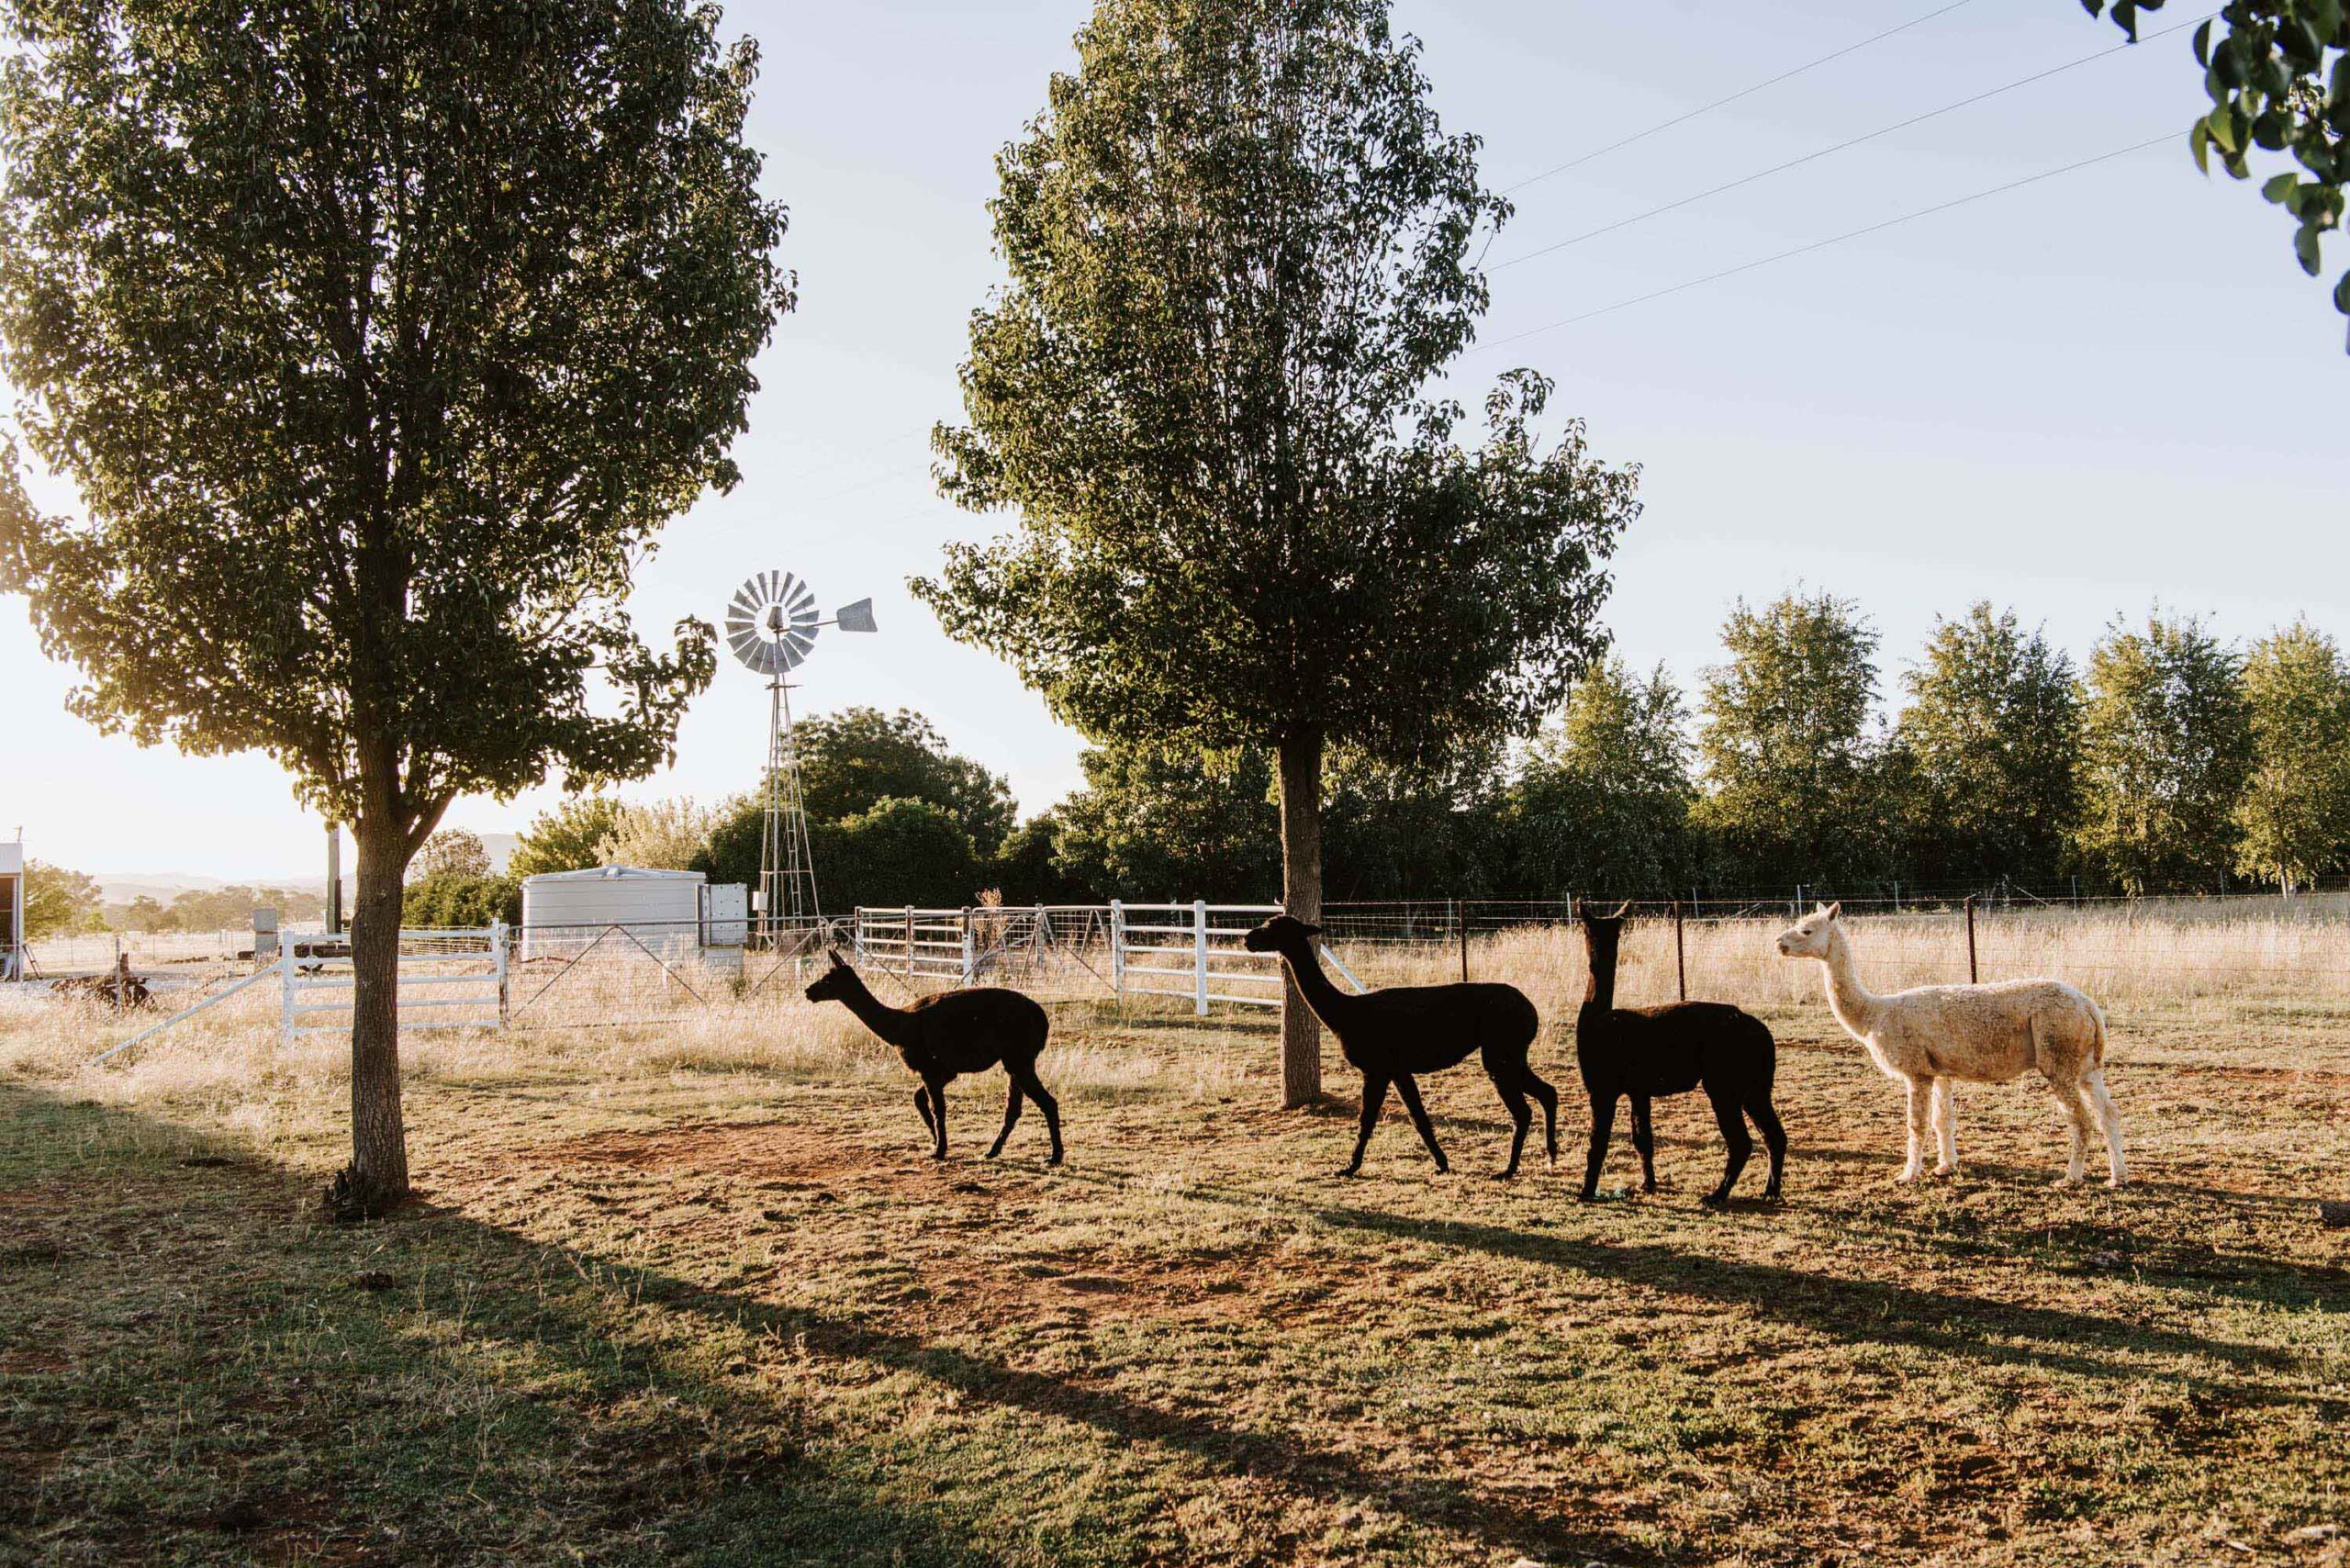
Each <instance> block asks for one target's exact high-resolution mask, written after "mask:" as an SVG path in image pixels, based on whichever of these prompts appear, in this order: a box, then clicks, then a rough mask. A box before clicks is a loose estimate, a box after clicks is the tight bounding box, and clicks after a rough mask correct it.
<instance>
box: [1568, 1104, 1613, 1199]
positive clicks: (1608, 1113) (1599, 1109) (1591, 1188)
mask: <svg viewBox="0 0 2350 1568" xmlns="http://www.w3.org/2000/svg"><path fill="white" fill-rule="evenodd" d="M1615 1130H1616V1096H1614V1095H1613V1094H1610V1095H1607V1096H1606V1097H1604V1098H1603V1097H1602V1096H1600V1095H1597V1094H1594V1095H1593V1096H1592V1097H1591V1151H1590V1152H1589V1153H1588V1154H1586V1155H1584V1156H1583V1191H1582V1192H1581V1193H1577V1194H1576V1196H1577V1197H1579V1198H1581V1199H1582V1200H1583V1202H1584V1203H1586V1204H1587V1203H1589V1202H1591V1201H1592V1199H1594V1198H1595V1197H1597V1196H1598V1195H1599V1168H1600V1167H1601V1166H1602V1165H1605V1164H1606V1163H1607V1135H1608V1134H1610V1133H1612V1132H1614V1131H1615Z"/></svg>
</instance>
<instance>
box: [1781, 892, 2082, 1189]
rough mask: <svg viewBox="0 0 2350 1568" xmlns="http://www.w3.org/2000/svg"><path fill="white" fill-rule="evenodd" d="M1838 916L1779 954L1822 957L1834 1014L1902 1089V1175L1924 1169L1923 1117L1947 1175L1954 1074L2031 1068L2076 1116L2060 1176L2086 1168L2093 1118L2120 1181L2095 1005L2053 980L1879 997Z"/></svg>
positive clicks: (2073, 1176)
mask: <svg viewBox="0 0 2350 1568" xmlns="http://www.w3.org/2000/svg"><path fill="white" fill-rule="evenodd" d="M1840 912H1841V911H1840V907H1839V906H1834V905H1827V904H1823V905H1821V906H1820V907H1819V908H1818V909H1816V910H1814V911H1813V912H1812V913H1810V914H1808V915H1807V916H1805V917H1804V918H1803V919H1802V920H1801V921H1798V922H1797V923H1796V924H1794V925H1792V926H1789V927H1788V928H1787V929H1786V930H1785V931H1783V932H1781V933H1780V934H1779V942H1778V946H1779V952H1780V953H1781V955H1782V956H1784V957H1786V958H1816V959H1818V961H1819V963H1820V966H1821V968H1822V969H1823V971H1824V975H1825V979H1826V981H1827V987H1828V1005H1829V1007H1830V1009H1831V1010H1832V1011H1833V1012H1834V1013H1835V1014H1836V1021H1837V1022H1838V1023H1840V1024H1841V1025H1844V1028H1845V1031H1846V1032H1847V1033H1848V1034H1850V1035H1851V1036H1852V1037H1853V1038H1854V1039H1856V1040H1858V1041H1860V1042H1861V1044H1862V1046H1863V1047H1865V1048H1866V1049H1867V1051H1868V1053H1869V1058H1870V1059H1871V1060H1872V1061H1874V1062H1875V1063H1876V1065H1877V1067H1878V1068H1879V1069H1880V1070H1883V1071H1884V1072H1885V1073H1886V1076H1887V1077H1890V1078H1893V1079H1896V1080H1898V1081H1900V1082H1901V1084H1902V1085H1903V1086H1904V1087H1905V1088H1906V1089H1907V1090H1908V1101H1909V1104H1908V1125H1909V1157H1908V1161H1907V1162H1906V1163H1905V1164H1904V1165H1903V1166H1902V1170H1901V1177H1900V1179H1901V1180H1902V1181H1904V1182H1912V1181H1915V1180H1917V1178H1918V1174H1919V1170H1920V1169H1921V1168H1922V1166H1923V1164H1924V1139H1923V1137H1922V1134H1923V1133H1924V1132H1925V1131H1926V1130H1927V1128H1928V1124H1929V1122H1930V1124H1931V1130H1932V1132H1933V1134H1934V1137H1935V1143H1936V1146H1937V1147H1936V1154H1937V1156H1938V1159H1937V1162H1936V1165H1935V1168H1934V1173H1935V1174H1936V1175H1938V1176H1947V1175H1949V1174H1950V1173H1951V1172H1952V1171H1953V1170H1956V1169H1957V1168H1958V1135H1957V1129H1956V1126H1955V1121H1956V1108H1955V1104H1954V1100H1953V1093H1952V1088H1951V1086H1952V1084H1953V1081H1957V1080H1960V1079H1965V1080H1968V1081H1974V1082H1978V1083H1999V1082H2005V1081H2007V1080H2009V1079H2011V1078H2017V1077H2020V1076H2021V1075H2022V1074H2023V1073H2025V1072H2027V1071H2030V1070H2035V1069H2036V1070H2038V1071H2039V1072H2040V1074H2041V1076H2042V1077H2043V1078H2045V1079H2046V1080H2047V1081H2048V1087H2049V1089H2050V1091H2051V1092H2053V1094H2054V1095H2055V1096H2056V1103H2057V1104H2058V1106H2059V1107H2060V1108H2062V1109H2063V1111H2064V1112H2065V1117H2066V1119H2067V1120H2069V1121H2070V1122H2071V1123H2072V1127H2073V1158H2072V1162H2071V1164H2070V1165H2069V1166H2068V1167H2067V1169H2066V1171H2065V1181H2066V1182H2078V1181H2079V1180H2080V1179H2081V1177H2082V1175H2083V1174H2084V1172H2085V1170H2086V1166H2087V1150H2088V1135H2089V1129H2090V1126H2092V1124H2094V1125H2095V1126H2097V1127H2098V1130H2099V1131H2101V1132H2102V1133H2103V1135H2104V1137H2105V1148H2106V1160H2107V1167H2108V1173H2109V1178H2110V1181H2109V1184H2110V1185H2112V1186H2115V1187H2119V1186H2121V1184H2122V1182H2123V1181H2124V1180H2125V1179H2126V1172H2125V1170H2124V1166H2123V1160H2122V1157H2121V1114H2120V1113H2119V1112H2117V1111H2116V1110H2115V1109H2114V1107H2113V1097H2112V1096H2111V1095H2110V1094H2109V1093H2107V1092H2106V1087H2105V1014H2104V1013H2103V1012H2102V1011H2100V1010H2099V1009H2098V1004H2097V1003H2096V1002H2092V1001H2090V1000H2089V999H2088V998H2087V996H2085V995H2084V994H2082V993H2081V992H2080V991H2076V990H2075V989H2074V988H2073V987H2071V986H2069V985H2066V984H2065V983H2064V982H2063V981H2062V980H1997V981H1994V982H1992V983H1990V984H1988V985H1923V986H1919V987H1917V988H1916V989H1914V990H1911V991H1894V992H1892V993H1891V994H1890V995H1886V996H1878V995H1874V994H1873V993H1872V992H1871V991H1869V990H1868V989H1867V988H1866V987H1864V986H1863V985H1862V984H1861V981H1860V977H1859V975H1858V974H1857V973H1855V972H1854V969H1853V968H1852V945H1851V944H1850V942H1848V941H1847V940H1846V938H1845V935H1844V928H1843V924H1842V922H1841V921H1840V920H1838V918H1837V915H1838V914H1839V913H1840Z"/></svg>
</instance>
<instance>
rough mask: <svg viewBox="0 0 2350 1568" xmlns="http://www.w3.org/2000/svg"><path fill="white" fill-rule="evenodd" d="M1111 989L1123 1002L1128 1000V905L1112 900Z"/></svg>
mask: <svg viewBox="0 0 2350 1568" xmlns="http://www.w3.org/2000/svg"><path fill="white" fill-rule="evenodd" d="M1110 989H1111V991H1113V992H1114V993H1116V995H1117V998H1118V1001H1119V1002H1120V1003H1121V1004H1123V1003H1124V1002H1125V1000H1126V906H1125V904H1123V903H1121V902H1118V901H1117V900H1116V899H1112V900H1111V901H1110Z"/></svg>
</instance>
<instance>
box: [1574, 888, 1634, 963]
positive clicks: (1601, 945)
mask: <svg viewBox="0 0 2350 1568" xmlns="http://www.w3.org/2000/svg"><path fill="white" fill-rule="evenodd" d="M1629 913H1632V905H1631V902H1630V901H1629V900H1627V901H1625V902H1623V903H1620V904H1617V906H1616V913H1613V914H1602V913H1599V912H1598V911H1597V910H1595V909H1594V908H1592V907H1591V905H1589V904H1587V903H1583V902H1577V903H1576V904H1575V918H1576V919H1577V920H1580V921H1581V922H1583V951H1584V952H1585V953H1588V954H1589V955H1590V956H1591V962H1592V967H1593V968H1594V969H1597V968H1599V967H1600V963H1601V960H1602V959H1603V958H1604V959H1605V960H1606V963H1607V964H1608V965H1610V966H1613V965H1614V963H1615V962H1616V949H1617V945H1618V944H1619V943H1621V942H1622V941H1623V939H1624V917H1625V916H1626V915H1628V914H1629Z"/></svg>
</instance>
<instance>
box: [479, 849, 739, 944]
mask: <svg viewBox="0 0 2350 1568" xmlns="http://www.w3.org/2000/svg"><path fill="white" fill-rule="evenodd" d="M704 880H705V879H704V878H703V876H702V874H701V873H700V872H699V871H655V870H647V869H645V868H643V867H639V866H596V867H590V868H588V869H587V870H584V871H546V872H542V873H541V874H540V875H538V876H535V877H525V878H523V879H522V957H523V958H525V959H526V960H527V959H531V958H561V957H565V956H567V955H569V954H572V953H576V952H578V951H579V950H580V949H581V948H583V947H585V946H588V944H589V943H591V942H593V941H595V940H596V938H597V937H599V936H601V935H605V933H607V932H608V931H610V928H611V927H613V926H615V925H617V926H619V927H621V930H623V931H625V932H626V933H627V934H628V935H631V936H633V937H635V938H636V940H638V941H639V942H642V943H643V944H644V945H645V946H648V947H650V948H652V949H653V950H654V951H655V952H656V953H664V954H668V953H678V952H689V951H691V950H692V949H693V948H695V947H696V946H699V944H700V941H701V888H702V883H703V881H704ZM610 940H611V941H618V940H620V938H619V937H618V936H613V937H611V938H610ZM608 945H609V944H608Z"/></svg>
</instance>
